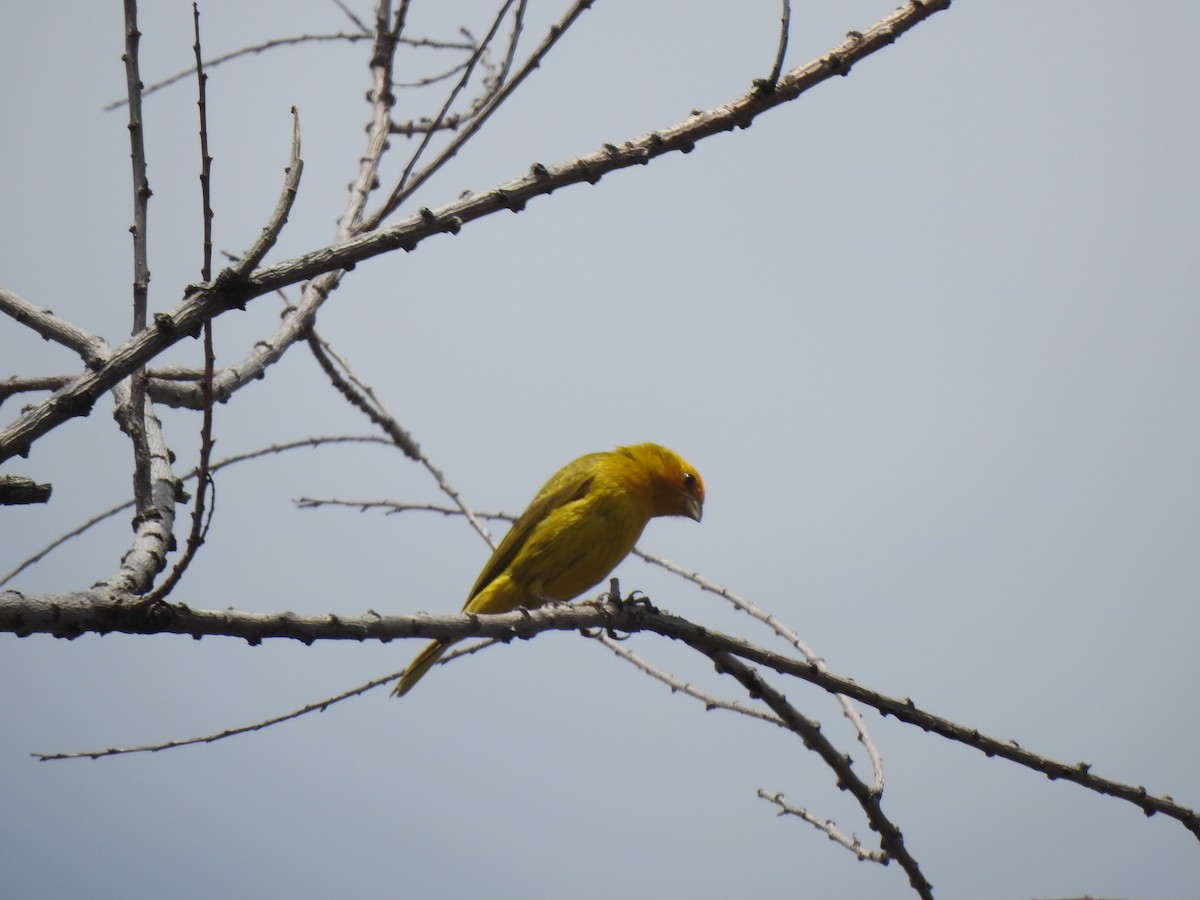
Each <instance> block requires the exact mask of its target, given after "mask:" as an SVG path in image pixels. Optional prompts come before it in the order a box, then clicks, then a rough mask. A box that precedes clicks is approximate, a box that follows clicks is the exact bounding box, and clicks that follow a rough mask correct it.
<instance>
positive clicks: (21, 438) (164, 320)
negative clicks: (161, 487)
mask: <svg viewBox="0 0 1200 900" xmlns="http://www.w3.org/2000/svg"><path fill="white" fill-rule="evenodd" d="M948 6H949V0H927V2H925V3H921V4H916V3H911V2H910V3H909V4H908V5H906V6H904V7H901V8H900V9H898V10H896V11H895V12H894V13H892V14H891V15H890V16H888V17H887V18H885V19H883V20H882V21H880V22H879V23H877V24H876V25H874V26H873V27H872V28H870V29H868V30H867V31H865V32H862V33H858V32H855V33H853V34H852V35H851V36H850V37H849V38H847V40H845V41H843V42H842V43H841V44H839V45H838V46H837V47H836V48H834V49H833V50H832V51H830V52H829V53H827V54H825V55H824V56H822V57H820V58H818V59H816V60H813V61H811V62H809V63H806V64H805V65H803V66H799V67H797V68H795V69H792V70H791V71H790V72H788V73H786V74H785V75H784V76H783V77H782V78H781V79H780V81H779V84H778V85H777V87H776V90H774V91H772V92H766V91H762V90H759V89H757V88H756V89H754V90H752V91H750V92H749V93H747V94H744V95H742V96H741V97H739V98H737V99H736V100H734V101H732V102H730V103H728V104H725V105H723V106H719V107H715V108H714V109H711V110H709V111H707V112H701V113H697V114H695V115H693V116H690V117H689V118H688V119H687V120H685V121H683V122H680V123H678V124H676V125H674V126H671V127H669V128H666V129H664V130H662V131H657V132H652V133H651V134H648V135H645V136H643V137H641V138H637V139H635V140H630V141H626V142H625V143H623V144H621V145H620V146H617V145H615V144H609V145H606V146H605V147H603V148H602V149H600V150H598V151H596V152H593V153H591V154H587V155H585V156H582V157H578V158H575V159H572V160H568V161H566V162H563V163H559V164H555V165H552V166H546V165H542V164H540V163H535V164H534V165H533V167H532V168H531V171H530V172H529V174H527V175H525V176H522V177H520V178H516V179H513V180H512V181H509V182H506V183H505V184H502V185H499V186H497V187H496V188H493V189H492V190H490V191H486V192H484V193H481V194H472V195H470V196H467V197H463V198H460V199H458V200H456V201H453V202H451V203H448V204H446V205H444V206H442V207H440V208H438V209H437V210H429V209H423V210H420V211H418V212H417V213H416V214H414V215H410V216H408V217H407V218H405V219H403V220H401V221H399V222H397V223H395V224H394V225H391V226H388V227H386V228H380V229H377V230H375V231H370V232H368V233H365V234H360V235H359V236H357V237H354V238H351V239H349V240H346V241H344V242H341V243H338V244H335V245H333V246H327V247H322V248H320V249H318V250H314V251H311V252H310V253H306V254H304V255H302V256H299V257H296V258H294V259H291V260H286V261H284V262H281V263H277V264H275V265H272V266H267V267H263V268H259V269H257V270H255V271H254V272H253V273H250V274H249V275H246V276H245V277H240V273H237V272H236V271H234V270H226V271H225V272H223V273H222V274H221V275H219V276H218V277H217V278H216V280H215V281H213V282H211V283H209V284H204V285H197V286H195V287H194V289H193V290H192V291H191V292H190V293H189V294H188V296H187V297H186V299H185V300H184V301H183V302H182V303H180V304H179V305H178V306H177V307H176V308H175V309H173V310H171V311H170V312H168V313H161V314H159V315H158V316H156V317H155V321H154V322H153V323H152V324H150V325H149V326H148V327H147V328H145V329H143V330H142V331H140V332H139V333H138V334H136V335H134V336H133V337H132V338H131V339H130V340H129V341H127V342H126V343H125V344H124V345H122V346H121V347H119V348H117V349H116V350H114V351H112V353H111V354H109V355H108V356H107V358H106V359H104V360H103V361H102V362H97V364H96V367H95V369H94V370H90V371H87V372H85V373H83V374H80V375H78V376H76V377H75V378H74V379H73V380H72V381H71V382H70V383H69V384H68V385H67V386H65V387H63V388H61V389H60V390H58V391H57V392H56V393H55V394H54V395H53V396H51V397H50V398H49V399H47V400H45V401H43V402H42V403H40V404H37V405H35V406H34V407H33V408H31V409H29V410H27V411H26V412H24V413H23V414H22V415H20V416H18V417H17V419H15V420H14V421H13V422H12V423H10V424H9V425H8V426H7V427H5V428H3V429H0V461H3V460H5V459H8V458H10V457H12V456H13V455H16V454H27V453H28V452H29V448H30V446H31V444H32V443H33V442H34V441H36V440H37V439H38V438H40V437H42V436H43V435H45V434H47V433H48V432H49V431H51V430H52V429H54V428H56V427H58V426H59V425H61V424H62V423H63V422H65V421H67V420H69V419H71V418H73V417H76V416H81V415H85V414H87V412H88V411H89V410H90V409H91V407H92V405H93V404H94V403H95V401H96V399H97V398H98V397H99V396H100V394H102V393H103V392H104V391H106V390H109V389H111V388H112V387H113V386H114V385H115V384H116V383H117V382H118V381H120V380H121V379H122V378H125V377H128V376H129V375H130V374H131V373H132V372H133V371H135V370H136V369H137V368H138V367H140V366H144V365H145V364H147V363H148V362H149V361H150V360H152V359H154V358H155V357H156V356H157V355H158V354H159V353H161V352H162V351H163V350H165V349H166V348H168V347H170V346H173V345H174V344H176V343H178V342H180V341H182V340H183V339H184V338H186V337H188V336H190V335H191V334H193V333H194V332H196V331H197V330H198V329H199V328H200V327H201V326H202V325H203V323H204V322H205V321H207V320H209V319H211V318H213V317H215V316H218V315H220V314H222V313H224V312H226V311H227V310H229V309H233V308H240V307H242V306H244V305H245V304H246V303H248V302H249V301H251V300H253V299H255V298H257V297H260V296H262V295H263V294H267V293H270V292H272V291H276V290H279V289H281V288H285V287H287V286H289V285H292V284H297V283H299V282H301V281H305V280H308V279H313V278H317V277H318V276H320V275H323V274H326V273H333V272H337V271H338V270H347V269H350V268H353V267H354V266H355V265H356V264H357V263H359V262H363V261H365V260H367V259H371V258H373V257H375V256H379V255H381V254H384V253H388V252H391V251H393V250H396V249H403V250H406V251H411V250H413V249H415V248H416V247H417V246H418V245H419V244H420V243H421V242H422V241H424V240H427V239H428V238H430V237H432V236H434V235H437V234H446V233H449V234H454V233H457V232H458V231H459V230H460V229H461V228H462V227H463V226H464V225H465V224H467V223H469V222H472V221H474V220H476V219H480V218H483V217H485V216H489V215H492V214H494V213H496V212H499V211H502V210H510V211H513V212H518V211H520V210H522V209H524V208H525V206H526V205H527V204H528V202H529V201H530V200H532V199H533V198H535V197H539V196H545V195H548V194H551V193H553V192H554V191H555V190H557V189H559V188H562V187H566V186H568V185H571V184H577V183H580V182H585V181H586V182H590V183H595V182H597V181H599V180H600V178H601V177H602V176H603V175H604V174H606V173H608V172H613V171H616V170H618V169H623V168H629V167H631V166H637V165H646V164H648V163H649V162H650V161H651V160H653V159H656V158H658V157H660V156H662V155H664V154H667V153H671V152H676V151H678V152H683V153H687V152H690V151H691V150H692V148H693V147H694V146H695V144H696V143H697V142H698V141H700V140H705V139H707V138H710V137H712V136H714V135H717V134H721V133H723V132H726V131H731V130H733V129H737V128H747V127H749V126H750V124H751V123H752V122H753V120H754V119H755V118H756V117H757V116H759V115H761V114H762V113H764V112H766V111H768V110H771V109H774V108H775V107H777V106H780V105H782V104H784V103H787V102H790V101H791V100H794V99H795V98H796V97H798V96H800V95H801V94H802V93H804V92H805V91H808V90H810V89H811V88H813V87H815V86H816V85H818V84H821V83H823V82H824V81H827V80H828V79H830V78H833V77H835V76H838V75H845V74H847V73H848V72H849V71H850V69H851V67H852V66H853V65H854V64H855V63H856V62H858V61H859V60H861V59H863V58H865V57H866V56H868V55H870V54H871V53H874V52H876V51H878V50H879V49H881V48H883V47H885V46H888V45H889V44H891V43H892V42H894V41H895V40H896V38H897V37H899V36H900V35H902V34H903V33H904V32H906V31H908V30H910V29H911V28H913V27H915V26H916V25H917V24H919V23H920V22H921V21H923V20H924V19H926V18H928V17H929V16H930V15H932V14H934V13H936V12H938V11H940V10H942V9H945V8H947V7H948ZM419 177H420V176H419V175H418V176H415V178H419ZM410 186H411V185H410ZM369 221H370V220H368V222H369ZM306 293H307V292H306ZM314 294H315V297H314V299H313V301H312V302H311V303H310V304H307V305H302V306H300V307H298V308H297V310H296V311H295V313H294V317H293V320H288V321H285V323H284V324H283V325H281V329H280V332H278V333H277V335H276V336H275V337H274V338H272V339H271V340H268V341H265V342H263V349H262V350H261V352H258V348H256V355H255V356H253V357H252V358H251V359H249V360H247V362H246V363H245V364H244V365H243V367H242V368H241V369H240V370H239V371H238V372H237V374H236V375H231V376H230V377H229V378H228V379H225V382H224V383H223V379H222V378H221V377H218V378H217V379H216V383H215V384H214V391H215V395H216V397H217V399H218V400H221V399H223V398H224V397H225V396H227V394H226V393H224V392H223V391H225V392H227V391H229V390H230V389H231V384H233V383H236V384H244V383H246V381H247V380H248V379H249V378H252V377H255V376H257V375H260V374H261V373H262V371H263V369H264V368H265V366H267V365H269V364H270V363H272V362H274V361H275V360H276V359H278V357H279V355H280V354H281V353H282V352H283V350H284V349H286V346H288V345H290V343H292V342H294V341H295V340H296V339H297V337H298V336H299V335H300V334H301V333H302V331H303V325H304V323H305V322H307V321H308V320H309V319H310V318H311V316H312V315H313V314H315V312H316V308H317V307H318V306H319V304H320V302H321V299H322V296H323V295H324V294H323V292H321V291H319V290H317V291H314ZM3 300H4V297H3V296H0V311H3V310H4V304H3ZM225 371H226V372H230V371H232V367H231V368H230V369H226V370H225ZM223 374H224V373H223Z"/></svg>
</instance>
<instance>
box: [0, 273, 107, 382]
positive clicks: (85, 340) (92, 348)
mask: <svg viewBox="0 0 1200 900" xmlns="http://www.w3.org/2000/svg"><path fill="white" fill-rule="evenodd" d="M0 312H2V313H5V314H6V315H9V316H11V317H12V318H13V319H16V321H17V322H18V323H19V324H21V325H24V326H26V327H27V328H31V329H33V331H34V332H36V333H37V334H38V335H40V336H41V337H43V338H45V339H46V340H48V341H54V342H55V343H56V344H61V345H62V346H64V347H66V348H67V349H68V350H71V351H73V352H74V353H77V354H78V355H79V358H80V359H82V360H83V364H84V365H85V366H87V367H88V368H91V367H93V366H96V365H99V364H100V363H102V362H103V361H105V360H106V359H108V356H109V353H110V352H111V351H110V350H109V347H108V342H107V341H105V340H103V339H102V338H99V337H97V336H96V335H94V334H92V333H91V332H89V331H85V330H84V329H82V328H80V327H78V326H77V325H72V324H71V323H70V322H67V321H64V320H63V319H60V318H59V317H58V316H56V315H54V313H52V312H51V311H50V310H48V309H42V308H41V307H38V306H35V305H34V304H32V303H30V302H29V301H28V300H26V299H25V298H24V297H21V296H19V295H18V294H15V293H13V292H12V291H10V290H8V289H7V288H4V287H0ZM31 390H37V388H31Z"/></svg>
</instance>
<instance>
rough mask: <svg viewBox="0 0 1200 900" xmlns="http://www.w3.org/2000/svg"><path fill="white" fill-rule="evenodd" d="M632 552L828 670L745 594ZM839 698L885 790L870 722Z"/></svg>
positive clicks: (847, 700)
mask: <svg viewBox="0 0 1200 900" xmlns="http://www.w3.org/2000/svg"><path fill="white" fill-rule="evenodd" d="M633 552H634V554H635V555H637V556H640V557H641V558H642V559H644V560H645V561H646V562H648V563H652V564H653V565H656V566H660V567H661V568H664V569H666V570H667V571H668V572H670V573H672V574H673V575H678V576H679V577H681V578H684V579H686V580H688V581H690V582H692V584H694V585H696V586H697V587H699V588H700V589H701V590H704V591H708V592H709V593H712V594H716V595H717V596H718V597H721V598H723V599H724V600H726V601H728V602H729V603H731V604H733V606H734V608H735V609H739V610H741V611H742V612H744V613H747V614H748V615H750V616H752V617H753V618H755V619H757V620H758V621H760V622H762V623H763V624H764V625H766V626H767V627H768V628H770V629H771V630H772V631H774V632H775V634H777V635H779V636H780V637H781V638H783V639H784V640H785V641H787V642H788V643H789V644H791V645H792V646H793V647H795V648H796V649H797V650H798V651H800V653H801V654H802V655H803V656H804V658H805V659H806V660H808V662H809V663H811V664H812V665H813V666H815V667H816V668H817V669H818V670H819V671H823V672H827V671H829V669H828V667H827V666H826V665H825V660H824V659H822V658H821V657H820V656H818V655H817V653H816V652H815V651H813V650H812V648H810V647H809V646H808V645H807V644H806V643H805V642H804V641H803V640H801V638H800V635H799V634H797V633H796V632H795V631H793V630H792V629H791V628H788V627H787V626H786V625H784V624H783V623H782V622H780V621H779V619H777V618H776V617H775V616H774V615H773V614H771V613H768V612H767V611H766V610H763V609H761V608H760V607H759V606H757V605H756V604H754V603H752V602H751V601H749V600H747V599H746V598H745V597H740V596H738V595H737V594H735V593H733V591H731V590H729V589H728V588H725V587H722V586H721V585H719V584H717V583H715V582H713V581H709V580H708V579H707V578H705V577H704V576H703V575H701V574H700V573H699V572H690V571H688V570H686V569H683V568H681V567H680V566H677V565H675V563H673V562H671V561H670V560H668V559H664V558H663V557H661V556H655V555H654V554H652V553H646V552H645V551H644V550H639V549H637V548H636V547H635V548H634V550H633ZM836 699H837V701H838V703H839V705H840V706H841V707H842V715H844V716H845V717H846V718H847V719H849V720H850V723H851V724H852V725H853V726H854V729H855V731H857V732H858V740H859V742H860V743H861V744H862V745H863V748H864V749H865V750H866V752H867V757H868V758H869V759H870V760H871V768H872V769H873V770H874V772H875V780H874V786H873V788H872V789H873V790H874V791H875V793H877V794H882V793H883V781H884V779H883V756H882V754H880V752H879V748H878V746H876V744H875V741H874V739H873V738H872V737H871V733H870V731H868V730H867V723H866V722H865V721H863V717H862V713H860V712H859V711H858V709H857V708H856V707H855V706H854V704H853V703H852V702H851V701H850V698H848V697H845V696H843V695H841V694H838V695H836Z"/></svg>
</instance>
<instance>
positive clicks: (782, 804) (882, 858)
mask: <svg viewBox="0 0 1200 900" xmlns="http://www.w3.org/2000/svg"><path fill="white" fill-rule="evenodd" d="M758 796H759V797H761V798H762V799H763V800H768V801H770V802H771V803H774V804H775V805H776V806H777V807H779V815H781V816H795V817H796V818H798V819H802V820H804V821H805V822H807V823H808V824H810V825H812V826H813V827H814V828H816V829H817V830H818V831H823V832H825V834H826V835H828V837H829V839H830V840H831V841H836V842H837V843H839V844H841V845H842V846H843V847H845V848H846V849H847V850H849V851H850V852H851V853H853V854H854V855H855V856H857V857H858V858H859V859H862V860H870V861H871V862H877V863H885V864H886V863H887V854H885V853H882V852H880V851H878V850H868V849H867V848H866V847H864V846H863V844H862V841H860V840H859V839H858V838H857V837H854V836H850V835H845V834H843V833H842V832H841V831H839V830H838V827H837V823H836V822H834V821H833V820H832V819H820V818H818V817H817V816H814V815H813V814H812V813H810V812H809V811H808V810H807V809H805V808H804V807H803V806H795V805H793V804H791V803H788V802H787V801H786V800H784V798H783V794H781V793H780V792H779V791H774V792H769V791H764V790H762V789H761V788H760V789H759V790H758Z"/></svg>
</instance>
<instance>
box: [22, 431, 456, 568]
mask: <svg viewBox="0 0 1200 900" xmlns="http://www.w3.org/2000/svg"><path fill="white" fill-rule="evenodd" d="M350 443H353V444H387V443H389V442H388V441H386V440H384V439H383V438H380V437H377V436H375V435H373V434H371V435H342V436H332V437H314V438H304V439H303V440H299V441H289V442H287V443H283V444H271V445H270V446H267V447H263V448H261V449H259V450H251V451H249V452H248V453H240V454H238V455H236V456H230V457H227V458H226V459H223V460H221V461H220V462H218V463H216V464H214V465H213V466H212V467H211V469H210V471H212V472H216V471H218V470H220V469H223V468H225V467H226V466H232V465H236V464H237V463H241V462H247V461H249V460H254V459H260V458H262V457H264V456H269V455H274V454H279V453H285V452H287V451H289V450H296V449H299V448H301V447H321V446H325V445H330V444H350ZM199 472H200V469H199V467H198V466H197V467H196V468H195V469H192V471H190V472H188V473H187V474H186V475H184V476H183V479H182V480H183V481H188V480H191V479H193V478H196V477H197V476H198V475H199ZM132 507H133V501H132V500H127V501H126V502H124V503H121V504H119V505H118V506H114V507H112V508H110V509H107V510H105V511H104V512H102V513H99V514H97V515H95V516H92V518H90V519H88V520H87V521H85V522H84V523H83V524H81V525H79V526H78V527H76V528H74V529H72V530H71V531H68V532H67V533H66V534H64V535H61V536H59V537H58V538H56V539H55V540H53V541H51V542H50V543H49V544H47V545H46V546H45V547H43V548H42V549H41V550H39V551H38V552H37V553H35V554H34V555H33V556H31V557H29V558H28V559H26V560H25V561H24V562H22V563H21V564H20V565H18V566H17V567H16V568H15V569H13V570H12V571H11V572H9V573H8V574H7V575H5V576H4V577H3V578H0V587H3V586H4V585H6V584H8V583H9V582H10V581H12V579H13V578H15V577H16V576H17V575H19V574H21V572H23V571H25V570H26V569H28V568H30V567H31V566H33V565H36V564H37V563H39V562H41V561H42V560H43V559H45V558H46V557H47V556H48V555H49V554H50V553H52V552H53V551H54V550H56V549H57V548H59V547H61V546H62V545H63V544H65V543H67V542H68V541H70V540H71V539H73V538H76V537H79V535H81V534H83V533H84V532H85V531H88V530H89V529H91V528H92V527H93V526H95V525H99V524H100V523H101V522H103V521H105V520H107V519H111V518H112V517H113V516H115V515H117V514H118V513H120V512H122V511H123V510H126V509H131V508H132ZM453 512H455V513H457V512H458V511H457V510H453Z"/></svg>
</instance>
